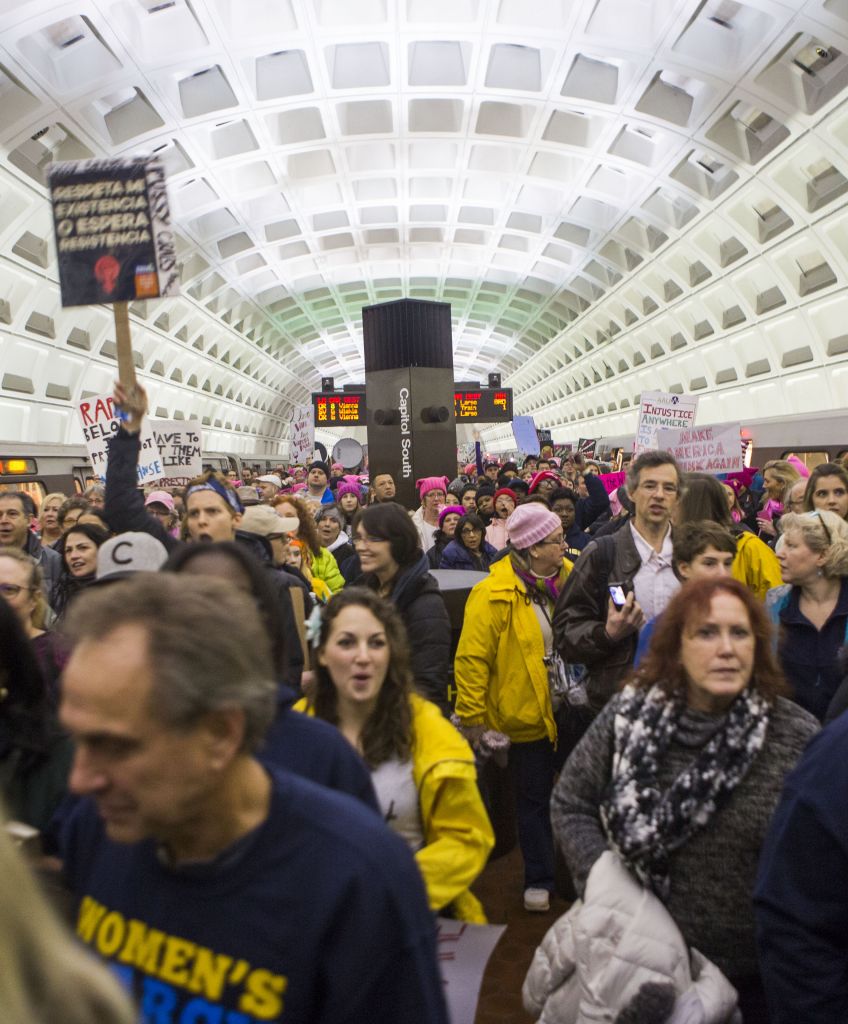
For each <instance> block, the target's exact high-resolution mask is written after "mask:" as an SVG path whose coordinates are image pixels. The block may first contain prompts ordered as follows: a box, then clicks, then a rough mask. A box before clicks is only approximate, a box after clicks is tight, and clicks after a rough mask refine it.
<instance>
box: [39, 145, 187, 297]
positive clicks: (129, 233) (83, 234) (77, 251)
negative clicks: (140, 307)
mask: <svg viewBox="0 0 848 1024" xmlns="http://www.w3.org/2000/svg"><path fill="white" fill-rule="evenodd" d="M47 181H48V184H49V186H50V201H51V204H52V208H53V227H54V231H55V235H56V251H57V254H58V257H59V284H60V287H61V291H62V305H63V306H85V305H90V304H95V303H99V302H127V301H133V300H134V299H155V298H159V297H161V296H165V295H177V294H179V273H178V270H177V253H176V241H175V236H174V232H173V229H172V227H171V215H170V211H169V209H168V196H167V193H166V190H165V168H164V167H163V165H162V163H161V161H160V160H159V159H158V158H156V157H129V158H114V159H94V160H73V161H65V162H62V163H54V164H50V166H49V167H48V169H47Z"/></svg>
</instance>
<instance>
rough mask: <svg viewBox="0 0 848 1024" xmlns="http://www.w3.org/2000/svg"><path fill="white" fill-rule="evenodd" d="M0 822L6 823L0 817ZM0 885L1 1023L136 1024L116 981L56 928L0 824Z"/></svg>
mask: <svg viewBox="0 0 848 1024" xmlns="http://www.w3.org/2000/svg"><path fill="white" fill-rule="evenodd" d="M0 817H2V821H3V822H5V820H6V816H5V813H2V812H0ZM0 885H2V887H3V893H2V903H3V913H2V915H0V947H2V953H0V1008H2V1009H0V1015H2V1020H3V1024H53V1022H55V1021H61V1022H62V1024H134V1022H135V1021H136V1020H137V1017H136V1014H135V1012H134V1010H133V1007H132V1005H131V1003H130V1001H129V999H128V998H127V997H126V995H125V994H124V992H123V991H122V989H121V987H120V985H119V984H118V982H117V980H116V979H115V978H113V976H112V975H111V973H110V972H109V970H108V969H107V968H106V967H105V966H104V965H103V964H100V963H99V962H98V961H97V960H96V959H95V957H94V955H93V954H92V953H89V952H88V951H87V950H86V949H85V948H84V947H83V946H81V945H79V944H78V943H77V942H76V941H75V940H74V938H73V936H72V935H71V934H70V932H69V931H68V930H67V929H66V928H65V926H64V925H63V924H62V923H61V921H60V920H59V918H58V917H57V916H56V914H55V912H54V911H53V909H52V907H51V906H50V904H49V903H48V902H47V899H46V898H45V897H44V895H43V894H42V891H41V888H40V887H39V886H38V884H37V883H36V881H35V879H34V877H33V875H32V872H31V871H30V869H29V866H28V865H27V863H26V861H25V860H24V858H23V857H22V856H21V854H20V853H19V852H18V850H17V849H15V846H14V843H13V841H12V839H11V837H10V836H9V835H8V833H7V831H6V828H5V826H2V827H0Z"/></svg>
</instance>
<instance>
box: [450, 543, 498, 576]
mask: <svg viewBox="0 0 848 1024" xmlns="http://www.w3.org/2000/svg"><path fill="white" fill-rule="evenodd" d="M497 553H498V552H497V548H494V547H492V545H491V544H490V543H489V542H488V541H487V540H484V541H483V547H482V548H481V550H480V562H479V563H478V562H475V560H474V558H473V557H472V555H471V552H470V551H469V550H468V549H467V548H464V547H463V546H462V545H461V544H460V543H459V541H456V540H452V541H451V542H450V544H448V545H447V547H446V548H445V550H444V551H443V552H442V560H441V562H440V563H439V568H440V569H471V570H472V571H474V572H488V571H489V566H490V565H491V564H492V562H493V561H494V558H495V555H496V554H497Z"/></svg>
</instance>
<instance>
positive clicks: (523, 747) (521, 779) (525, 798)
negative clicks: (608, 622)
mask: <svg viewBox="0 0 848 1024" xmlns="http://www.w3.org/2000/svg"><path fill="white" fill-rule="evenodd" d="M507 529H508V531H509V548H508V554H507V555H506V556H505V557H504V558H501V559H500V560H499V561H497V562H494V563H493V564H492V566H491V569H490V570H489V575H488V577H487V578H486V579H485V580H483V581H482V582H480V583H478V584H477V586H476V587H474V589H473V590H472V591H471V594H470V595H469V598H468V603H467V604H466V606H465V618H464V621H463V626H462V635H461V636H460V638H459V646H458V648H457V652H456V658H455V660H454V677H455V682H456V689H457V700H456V714H457V716H458V718H459V720H460V723H461V729H462V731H463V733H464V735H465V736H466V738H467V739H468V740H469V742H470V743H471V744H472V746H473V745H474V744H476V743H479V741H480V737H481V736H482V734H483V733H484V732H485V731H486V730H487V729H494V730H497V731H498V732H502V733H505V734H506V735H507V736H508V737H509V738H510V740H511V746H510V748H509V755H508V758H509V760H508V764H509V770H510V774H511V776H512V783H513V789H514V792H515V803H516V817H517V819H518V839H519V843H520V845H521V853H522V855H523V857H524V906H525V908H526V909H527V910H531V911H545V910H548V909H549V907H550V894H551V893H552V892H553V889H554V843H553V835H552V832H551V822H550V810H549V803H550V798H551V791H552V789H553V784H554V775H555V772H556V771H558V769H559V768H560V767H562V765H561V764H559V763H558V762H557V753H556V742H557V726H556V721H555V717H554V714H555V711H556V710H557V708H558V707H559V705H560V703H561V702H562V700H563V677H564V672H563V671H562V665H561V662H559V660H558V657H557V655H556V652H555V650H554V645H553V628H552V625H551V619H552V617H553V610H554V605H555V603H556V599H557V597H558V596H559V593H560V591H561V589H562V587H563V584H564V583H565V580H566V578H567V576H568V574H569V572H570V571H571V563H570V562H568V561H566V559H565V558H563V531H562V523H561V522H560V519H559V516H557V515H556V514H555V513H553V512H551V510H550V509H549V508H547V507H546V506H545V505H543V504H542V503H541V502H536V501H534V502H528V503H527V504H525V505H519V506H518V507H517V508H516V509H515V511H514V512H513V513H512V515H511V516H510V517H509V519H508V520H507Z"/></svg>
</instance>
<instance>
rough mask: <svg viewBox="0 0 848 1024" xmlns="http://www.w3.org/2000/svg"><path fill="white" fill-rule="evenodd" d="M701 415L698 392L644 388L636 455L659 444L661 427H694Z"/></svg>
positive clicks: (635, 447) (682, 428) (635, 444)
mask: <svg viewBox="0 0 848 1024" xmlns="http://www.w3.org/2000/svg"><path fill="white" fill-rule="evenodd" d="M697 414H698V396H697V395H675V394H672V393H670V392H668V391H643V392H642V395H641V401H640V404H639V424H638V426H637V427H636V439H635V441H634V443H633V454H634V455H638V454H639V452H644V451H650V450H651V449H655V448H657V447H658V442H657V431H658V430H686V429H688V428H689V427H694V425H695V417H696V415H697Z"/></svg>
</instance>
